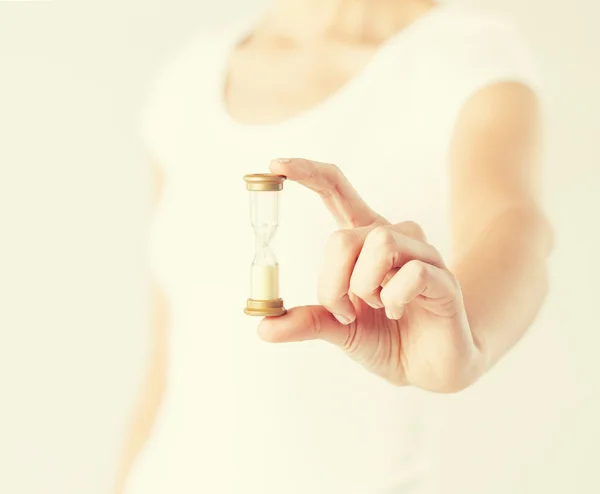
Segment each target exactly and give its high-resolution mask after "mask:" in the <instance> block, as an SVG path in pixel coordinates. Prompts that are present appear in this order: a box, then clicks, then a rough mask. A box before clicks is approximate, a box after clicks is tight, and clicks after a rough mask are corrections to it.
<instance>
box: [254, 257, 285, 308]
mask: <svg viewBox="0 0 600 494" xmlns="http://www.w3.org/2000/svg"><path fill="white" fill-rule="evenodd" d="M251 288H252V291H251V293H252V298H253V299H254V300H274V299H277V298H279V266H278V265H277V264H257V265H254V266H252V287H251Z"/></svg>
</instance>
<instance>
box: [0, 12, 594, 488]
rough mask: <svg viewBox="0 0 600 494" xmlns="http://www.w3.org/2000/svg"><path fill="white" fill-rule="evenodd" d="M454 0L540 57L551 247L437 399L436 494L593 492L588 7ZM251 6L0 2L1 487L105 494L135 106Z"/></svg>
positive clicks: (115, 432) (135, 330)
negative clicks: (160, 73) (501, 342)
mask: <svg viewBox="0 0 600 494" xmlns="http://www.w3.org/2000/svg"><path fill="white" fill-rule="evenodd" d="M457 3H458V2H457ZM460 3H465V4H471V5H476V6H478V7H481V8H484V9H488V10H492V11H495V12H498V13H500V14H502V15H506V16H508V17H510V18H512V19H513V20H514V21H515V23H516V24H517V26H518V27H519V28H520V30H521V32H522V33H523V34H524V36H525V38H526V39H527V40H528V41H529V43H530V45H531V47H532V49H533V52H534V54H535V56H536V57H537V60H538V62H539V66H540V69H541V71H542V74H543V76H544V78H545V81H546V89H547V91H546V103H547V104H546V108H547V113H548V115H549V120H548V145H547V159H546V171H547V198H548V200H547V202H548V210H549V213H550V215H551V218H552V219H553V221H554V223H555V225H556V227H557V231H558V239H557V245H556V250H555V254H554V256H553V273H552V278H553V288H552V293H551V295H550V297H549V299H548V302H547V305H546V308H545V309H544V312H543V314H542V315H541V317H540V318H539V320H538V323H537V324H536V326H535V327H534V328H533V329H532V330H531V331H530V333H529V334H528V335H527V336H526V338H525V339H524V340H523V342H522V343H521V344H520V345H519V346H518V347H517V349H515V350H514V351H513V352H512V353H511V354H510V355H509V356H508V357H507V358H506V359H505V360H504V361H503V362H502V363H501V365H499V366H498V367H497V368H496V369H495V370H494V371H493V372H491V373H490V374H489V375H488V377H486V378H485V379H484V380H483V381H482V382H480V383H479V384H478V385H477V386H475V387H474V388H472V389H470V390H468V391H467V392H465V393H462V394H460V395H457V396H452V397H450V398H449V399H448V403H449V413H450V427H449V428H448V429H447V431H446V432H445V437H444V451H443V453H444V454H443V458H444V466H443V477H444V482H445V485H446V489H447V490H446V492H447V493H448V494H458V493H461V494H486V493H490V494H500V493H507V492H510V493H513V494H525V493H538V492H544V493H547V494H553V493H563V492H568V493H597V492H600V476H598V474H597V470H598V463H599V461H600V358H599V357H598V348H599V347H600V314H599V312H600V303H599V299H600V289H599V288H598V284H597V283H598V279H599V275H600V269H599V267H598V264H599V260H598V252H600V235H599V234H598V231H597V230H598V226H599V225H598V220H597V211H599V210H600V171H599V167H600V146H599V145H598V144H599V141H600V116H599V115H600V90H599V88H600V67H599V66H600V61H599V60H600V54H599V53H598V51H599V49H598V47H600V30H599V29H597V20H598V18H599V16H600V8H599V7H598V6H597V4H596V2H594V1H593V0H587V1H585V0H578V1H571V2H556V1H554V2H553V1H551V0H545V1H542V0H529V1H527V2H523V1H521V0H471V1H468V2H465V1H463V2H460ZM256 5H257V4H256V3H255V2H252V1H247V2H245V1H243V0H228V1H222V2H221V1H220V2H216V1H214V2H201V1H199V0H129V1H122V0H121V1H106V0H105V1H103V2H98V3H96V4H90V3H88V4H84V3H83V2H78V3H77V4H75V3H72V4H69V3H64V2H58V1H56V2H46V3H10V2H9V3H2V2H0V492H3V493H4V492H6V493H9V492H10V493H19V494H20V493H23V494H38V493H40V494H41V493H44V494H45V493H53V494H54V493H57V494H58V493H60V494H83V493H86V494H106V493H107V492H109V486H110V485H111V481H112V474H113V473H112V472H113V468H114V464H115V462H116V460H115V456H116V451H117V449H118V445H119V442H120V434H121V432H122V430H123V427H124V424H125V421H126V417H127V413H128V410H129V408H130V405H131V400H132V390H134V389H135V388H136V386H137V384H138V382H139V380H140V376H141V372H142V368H143V362H144V356H145V352H146V345H147V341H146V336H147V329H146V324H145V323H146V320H145V317H146V316H145V314H146V307H145V303H146V299H145V296H144V292H143V287H144V286H143V280H142V273H143V260H142V255H141V254H142V251H143V234H144V224H143V220H144V217H145V214H146V210H147V181H148V178H147V175H146V168H145V167H144V163H143V160H142V153H141V149H140V147H139V143H138V142H137V140H136V136H135V128H134V123H135V119H134V117H135V115H136V112H137V111H138V110H139V108H140V105H141V102H142V96H143V94H144V88H145V87H146V86H147V83H148V81H149V79H150V78H151V76H152V75H153V74H155V73H156V71H157V70H158V67H159V65H160V62H161V61H164V60H165V58H166V57H168V55H169V54H170V53H172V52H173V50H174V49H175V48H176V47H177V46H178V45H180V43H181V42H182V41H183V40H184V39H185V38H187V36H188V35H189V34H190V33H191V32H193V31H194V30H195V29H197V28H199V27H201V26H202V25H207V24H210V23H212V22H215V21H216V20H222V19H225V18H226V17H227V15H228V13H229V12H231V11H232V10H238V11H239V12H242V11H243V12H249V11H251V10H252V9H254V8H255V7H256ZM215 241H218V238H215ZM282 494H283V493H282Z"/></svg>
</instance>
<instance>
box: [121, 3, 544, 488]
mask: <svg viewBox="0 0 600 494" xmlns="http://www.w3.org/2000/svg"><path fill="white" fill-rule="evenodd" d="M432 5H433V4H432V3H431V2H425V1H423V2H421V1H409V0H404V1H403V0H369V1H366V0H341V1H340V0H336V1H333V0H331V1H325V0H288V1H286V2H283V3H278V4H276V6H275V7H274V9H273V10H272V11H271V12H270V14H269V15H267V16H266V17H265V19H264V20H263V22H261V23H260V24H259V25H258V26H257V28H256V30H255V31H254V33H253V34H252V36H250V37H249V38H248V39H246V40H245V42H244V43H242V44H241V45H240V46H239V47H238V49H237V50H236V52H235V53H233V54H232V57H231V60H230V67H229V68H230V70H229V77H228V81H227V85H226V88H225V99H226V101H227V106H228V110H229V112H230V114H231V116H232V118H234V119H235V120H237V121H239V122H242V123H248V124H253V123H267V122H268V123H274V122H278V121H282V120H284V119H286V118H289V117H291V116H293V115H295V114H297V113H299V112H302V111H305V110H306V109H309V108H311V107H312V106H314V105H316V104H318V103H319V102H320V101H323V100H324V99H326V98H327V96H328V95H330V94H332V93H333V92H335V90H336V89H338V88H339V87H341V86H342V85H343V84H344V83H345V82H346V81H347V80H348V79H350V78H351V77H352V76H353V75H355V74H356V73H358V72H359V71H360V70H361V69H362V68H363V67H364V65H365V63H366V62H367V61H368V59H369V57H370V56H371V55H372V54H373V52H374V50H376V48H377V46H378V45H379V44H380V43H382V42H383V41H385V40H386V39H387V38H388V37H389V36H390V35H392V34H394V33H395V32H397V31H399V30H401V29H403V28H404V27H405V26H407V25H408V24H410V23H411V22H414V21H415V20H416V19H418V18H419V17H420V16H422V15H423V14H425V13H426V12H427V11H428V10H429V9H430V8H431V7H432ZM367 26H368V27H367ZM299 65H300V66H303V67H304V68H305V69H306V70H304V71H298V70H294V71H288V70H287V67H289V66H295V67H298V66H299ZM288 73H292V74H295V75H294V79H293V80H292V79H289V80H288V79H287V77H288V76H287V74H288ZM298 73H303V74H304V76H302V77H300V78H298V77H297V74H298ZM539 134H540V123H539V108H538V103H537V99H536V97H535V94H534V93H533V92H532V91H531V90H530V89H528V88H527V87H525V86H522V85H520V84H516V83H501V84H496V85H493V86H490V87H488V88H485V89H483V90H481V91H479V92H478V93H477V94H475V95H473V97H472V98H471V99H470V100H469V101H468V102H467V104H466V105H465V107H464V108H463V110H462V113H461V115H460V117H459V119H458V122H457V126H456V129H455V134H454V137H453V145H452V152H451V156H450V174H451V177H450V178H451V213H452V219H451V221H452V225H451V227H452V239H453V252H454V260H453V262H452V263H449V262H448V261H447V260H445V259H443V258H442V257H441V255H440V254H439V252H438V251H437V250H436V249H435V247H434V246H432V245H430V244H429V243H428V242H427V239H426V237H425V235H424V233H423V230H422V229H421V227H420V226H419V225H417V224H416V223H413V222H410V221H407V220H409V218H401V219H400V221H399V219H398V218H383V217H381V216H380V215H379V214H377V213H376V212H375V211H373V210H372V209H371V208H370V207H369V206H368V205H367V204H366V203H365V202H364V201H363V200H362V199H361V197H360V195H359V194H358V192H357V191H356V190H355V189H354V188H353V187H352V185H351V184H350V183H349V182H348V180H347V179H346V178H345V177H344V176H343V174H342V173H341V172H340V170H339V168H338V167H337V166H335V164H326V163H318V162H315V161H312V160H308V159H301V158H281V159H277V160H274V161H273V162H272V163H271V165H270V169H271V171H272V172H274V173H281V174H284V175H286V176H287V177H288V179H290V180H294V181H297V182H298V183H300V184H302V185H304V186H306V187H308V188H309V189H311V190H313V191H315V193H317V194H319V195H320V196H321V198H322V199H323V203H324V206H325V207H326V208H327V209H328V210H329V211H330V212H331V214H332V215H333V216H334V218H335V219H336V221H337V223H338V225H339V227H340V230H339V231H338V232H335V233H334V234H333V235H332V236H331V238H330V239H329V241H328V243H327V247H326V249H325V253H324V262H323V269H322V272H321V275H320V280H319V284H318V294H319V302H320V305H317V306H304V307H296V308H293V309H291V310H289V312H288V314H286V315H285V316H282V317H278V318H267V319H264V320H262V321H261V323H260V324H259V327H258V332H259V335H260V337H261V338H263V339H264V340H265V341H268V342H273V343H280V342H295V341H303V340H308V339H321V340H324V341H327V342H329V343H331V344H334V345H337V346H339V347H340V348H341V349H342V351H344V352H345V353H346V354H347V355H348V357H350V358H352V359H354V360H356V361H357V362H359V363H360V364H361V365H362V366H364V367H365V368H366V369H367V370H368V371H370V372H373V373H375V374H377V375H379V376H381V377H382V378H384V379H387V380H388V381H389V382H391V383H393V384H396V385H400V386H405V385H412V386H417V387H420V388H424V389H427V390H431V391H435V392H441V393H452V392H457V391H460V390H462V389H464V388H466V387H467V386H469V385H471V384H472V383H474V382H475V381H476V380H477V379H478V378H479V377H481V376H482V375H483V374H484V373H485V372H486V371H487V370H488V369H489V368H490V367H491V366H493V365H494V364H495V363H496V362H497V361H498V360H499V359H500V358H501V357H502V355H504V354H505V353H506V352H507V351H508V350H509V349H510V348H511V347H512V346H513V345H514V344H515V343H516V342H517V341H518V339H519V338H520V337H521V336H522V335H523V333H524V332H525V331H526V329H527V327H528V326H529V325H530V324H531V322H532V321H533V319H534V318H535V315H536V313H537V311H538V310H539V308H540V306H541V304H542V301H543V299H544V296H545V294H546V290H547V278H546V275H547V272H546V271H547V270H546V258H547V255H548V253H549V251H550V248H551V243H552V231H551V228H550V226H549V224H548V222H547V220H546V219H545V217H544V215H543V214H542V212H541V210H540V208H539V206H538V203H537V189H538V183H539V166H538V163H539V160H538V156H539V145H538V143H539ZM160 181H161V177H160V176H159V175H157V183H160ZM154 293H155V294H156V297H157V298H156V300H157V304H155V310H156V314H155V317H154V318H153V320H154V324H153V331H152V335H151V338H152V341H153V342H154V343H153V345H152V349H153V350H152V352H151V359H150V364H149V370H148V376H147V379H146V382H145V384H144V387H143V392H142V393H141V396H140V399H139V400H138V405H137V408H136V413H135V421H134V422H133V426H132V428H131V431H130V434H129V435H128V438H127V440H126V445H125V448H124V454H123V460H122V462H121V468H120V469H119V472H118V475H117V488H116V492H122V488H123V484H124V479H125V478H126V475H127V472H128V471H129V468H130V466H131V464H132V462H133V460H134V458H135V456H136V455H137V453H138V452H139V450H140V449H141V447H142V445H143V444H144V442H145V440H146V439H147V437H148V436H149V434H150V431H151V428H152V424H153V422H154V418H155V415H156V411H157V409H158V407H159V404H160V401H161V399H162V395H163V388H164V382H165V379H164V374H165V371H166V366H167V365H166V364H167V363H166V356H165V355H166V352H165V348H166V343H167V326H168V317H167V309H166V304H165V303H164V297H162V295H161V294H160V290H158V289H157V290H155V291H154Z"/></svg>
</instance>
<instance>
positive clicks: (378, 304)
mask: <svg viewBox="0 0 600 494" xmlns="http://www.w3.org/2000/svg"><path fill="white" fill-rule="evenodd" d="M367 304H368V305H369V307H371V308H372V309H383V304H382V303H381V302H367Z"/></svg>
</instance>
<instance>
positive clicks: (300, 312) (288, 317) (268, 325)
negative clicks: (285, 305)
mask: <svg viewBox="0 0 600 494" xmlns="http://www.w3.org/2000/svg"><path fill="white" fill-rule="evenodd" d="M349 331H350V328H349V327H348V326H344V325H343V324H340V323H339V322H338V321H337V319H335V317H333V315H332V314H331V312H329V311H328V310H327V309H325V307H322V306H320V305H305V306H303V307H295V308H293V309H290V310H289V311H288V312H287V314H285V315H284V316H280V317H266V318H264V319H263V320H262V321H261V322H260V324H259V325H258V334H259V336H260V337H261V338H262V339H263V340H265V341H268V342H270V343H286V342H293V341H306V340H316V339H320V340H324V341H328V342H329V343H333V344H334V345H338V346H342V345H343V344H344V342H345V341H346V340H347V338H348V334H349Z"/></svg>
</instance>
